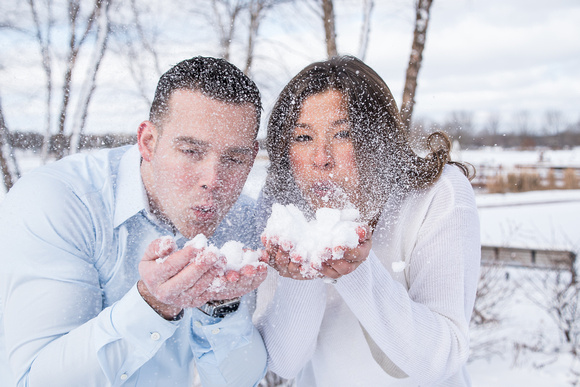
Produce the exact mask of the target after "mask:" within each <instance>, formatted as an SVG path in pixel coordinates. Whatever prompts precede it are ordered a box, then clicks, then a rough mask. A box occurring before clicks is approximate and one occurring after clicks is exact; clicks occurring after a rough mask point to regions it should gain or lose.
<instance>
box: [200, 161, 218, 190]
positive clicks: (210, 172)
mask: <svg viewBox="0 0 580 387" xmlns="http://www.w3.org/2000/svg"><path fill="white" fill-rule="evenodd" d="M199 168H200V169H199V170H198V171H197V172H198V176H199V181H198V185H199V186H200V187H201V188H203V189H209V190H211V189H215V188H217V187H218V185H219V182H220V165H219V162H218V160H215V159H213V158H207V159H206V160H205V162H204V163H202V164H201V165H199Z"/></svg>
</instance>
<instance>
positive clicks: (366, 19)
mask: <svg viewBox="0 0 580 387" xmlns="http://www.w3.org/2000/svg"><path fill="white" fill-rule="evenodd" d="M374 6H375V1H374V0H364V5H363V21H362V25H361V31H360V42H359V48H358V57H359V59H360V60H362V61H364V60H365V57H366V55H367V49H368V46H369V36H370V33H371V15H372V13H373V8H374Z"/></svg>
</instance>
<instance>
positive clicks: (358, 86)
mask: <svg viewBox="0 0 580 387" xmlns="http://www.w3.org/2000/svg"><path fill="white" fill-rule="evenodd" d="M328 90H337V91H339V92H341V93H342V94H343V97H344V98H345V100H346V101H347V105H348V112H349V122H350V130H351V138H352V141H353V145H354V149H355V155H356V160H357V166H358V170H359V175H360V176H361V195H363V199H364V201H365V202H366V203H368V207H369V208H368V209H367V210H366V211H363V212H364V213H366V214H363V217H364V218H366V220H367V221H369V222H370V223H374V222H375V220H374V218H377V219H378V214H380V211H381V210H382V208H383V206H384V204H385V203H386V200H387V198H388V197H389V196H390V195H393V194H397V195H405V194H406V193H408V192H411V191H413V190H417V189H421V188H424V187H427V186H429V185H430V184H432V183H434V182H435V181H436V180H437V179H438V178H439V176H440V175H441V173H442V171H443V167H444V166H445V164H447V163H449V162H450V157H449V152H450V148H451V143H450V141H449V139H448V137H447V136H446V135H445V134H444V133H442V132H435V133H432V134H431V135H430V136H429V137H428V138H427V145H428V147H429V149H430V153H429V154H428V155H427V156H425V157H419V156H418V155H417V154H416V153H415V152H414V151H413V149H412V148H411V145H410V143H409V139H408V138H407V132H406V130H405V128H404V125H403V123H402V121H401V118H400V116H399V111H398V109H397V104H396V103H395V99H394V98H393V96H392V94H391V91H390V90H389V88H388V86H387V85H386V83H385V82H384V81H383V79H382V78H381V77H380V76H379V75H378V74H377V73H376V72H375V71H374V70H373V69H371V68H370V67H369V66H367V65H366V64H365V63H364V62H362V61H361V60H359V59H357V58H355V57H352V56H340V57H335V58H332V59H330V60H327V61H323V62H317V63H313V64H311V65H309V66H307V67H306V68H304V69H303V70H302V71H301V72H300V73H298V74H297V75H296V76H295V77H294V78H292V80H291V81H290V82H289V83H288V85H286V87H285V88H284V89H283V90H282V92H281V93H280V95H279V97H278V100H277V101H276V104H275V105H274V108H273V110H272V113H271V115H270V119H269V122H268V133H267V150H268V155H269V158H270V167H269V169H268V177H267V179H266V187H265V190H266V194H267V195H271V196H272V197H273V198H274V199H275V200H276V201H277V202H279V203H282V204H289V203H294V204H296V205H298V206H299V207H300V208H301V209H302V210H303V211H304V212H306V213H307V214H311V210H310V209H309V207H308V206H307V205H306V203H305V202H304V200H303V199H302V196H301V194H300V192H299V190H298V187H297V186H296V184H295V182H294V179H293V176H292V170H291V166H290V159H289V149H290V142H291V140H292V137H293V133H294V127H295V124H296V121H297V119H298V117H299V115H300V109H301V107H302V104H303V102H304V101H305V100H306V99H307V98H308V97H310V96H312V95H315V94H320V93H323V92H325V91H328ZM459 166H460V168H461V169H462V171H463V172H464V173H465V174H466V175H467V168H466V167H465V166H463V165H461V164H460V165H459Z"/></svg>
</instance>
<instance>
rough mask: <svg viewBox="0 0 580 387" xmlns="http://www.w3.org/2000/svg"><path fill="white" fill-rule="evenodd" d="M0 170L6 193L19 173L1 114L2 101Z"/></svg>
mask: <svg viewBox="0 0 580 387" xmlns="http://www.w3.org/2000/svg"><path fill="white" fill-rule="evenodd" d="M0 170H2V177H3V181H4V187H5V188H6V192H8V190H10V188H12V186H13V185H14V183H16V180H18V179H19V178H20V171H19V169H18V164H17V163H16V157H15V156H14V152H13V150H12V143H11V141H10V132H9V131H8V127H7V126H6V121H5V120H4V113H3V112H2V101H1V100H0Z"/></svg>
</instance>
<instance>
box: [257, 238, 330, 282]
mask: <svg viewBox="0 0 580 387" xmlns="http://www.w3.org/2000/svg"><path fill="white" fill-rule="evenodd" d="M262 243H263V244H264V246H265V249H264V256H265V257H264V258H265V260H266V262H268V264H269V265H270V266H272V267H273V268H274V269H276V270H277V271H278V274H280V275H281V276H282V277H287V278H292V279H295V280H310V279H314V278H322V277H323V276H322V274H319V273H315V274H314V276H305V275H302V273H301V266H302V264H301V263H299V262H300V261H302V259H301V258H300V257H298V256H291V254H292V253H291V251H292V246H291V245H290V244H288V243H278V242H277V241H274V240H271V239H264V238H263V239H262ZM294 261H296V262H294ZM302 271H304V270H302Z"/></svg>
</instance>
